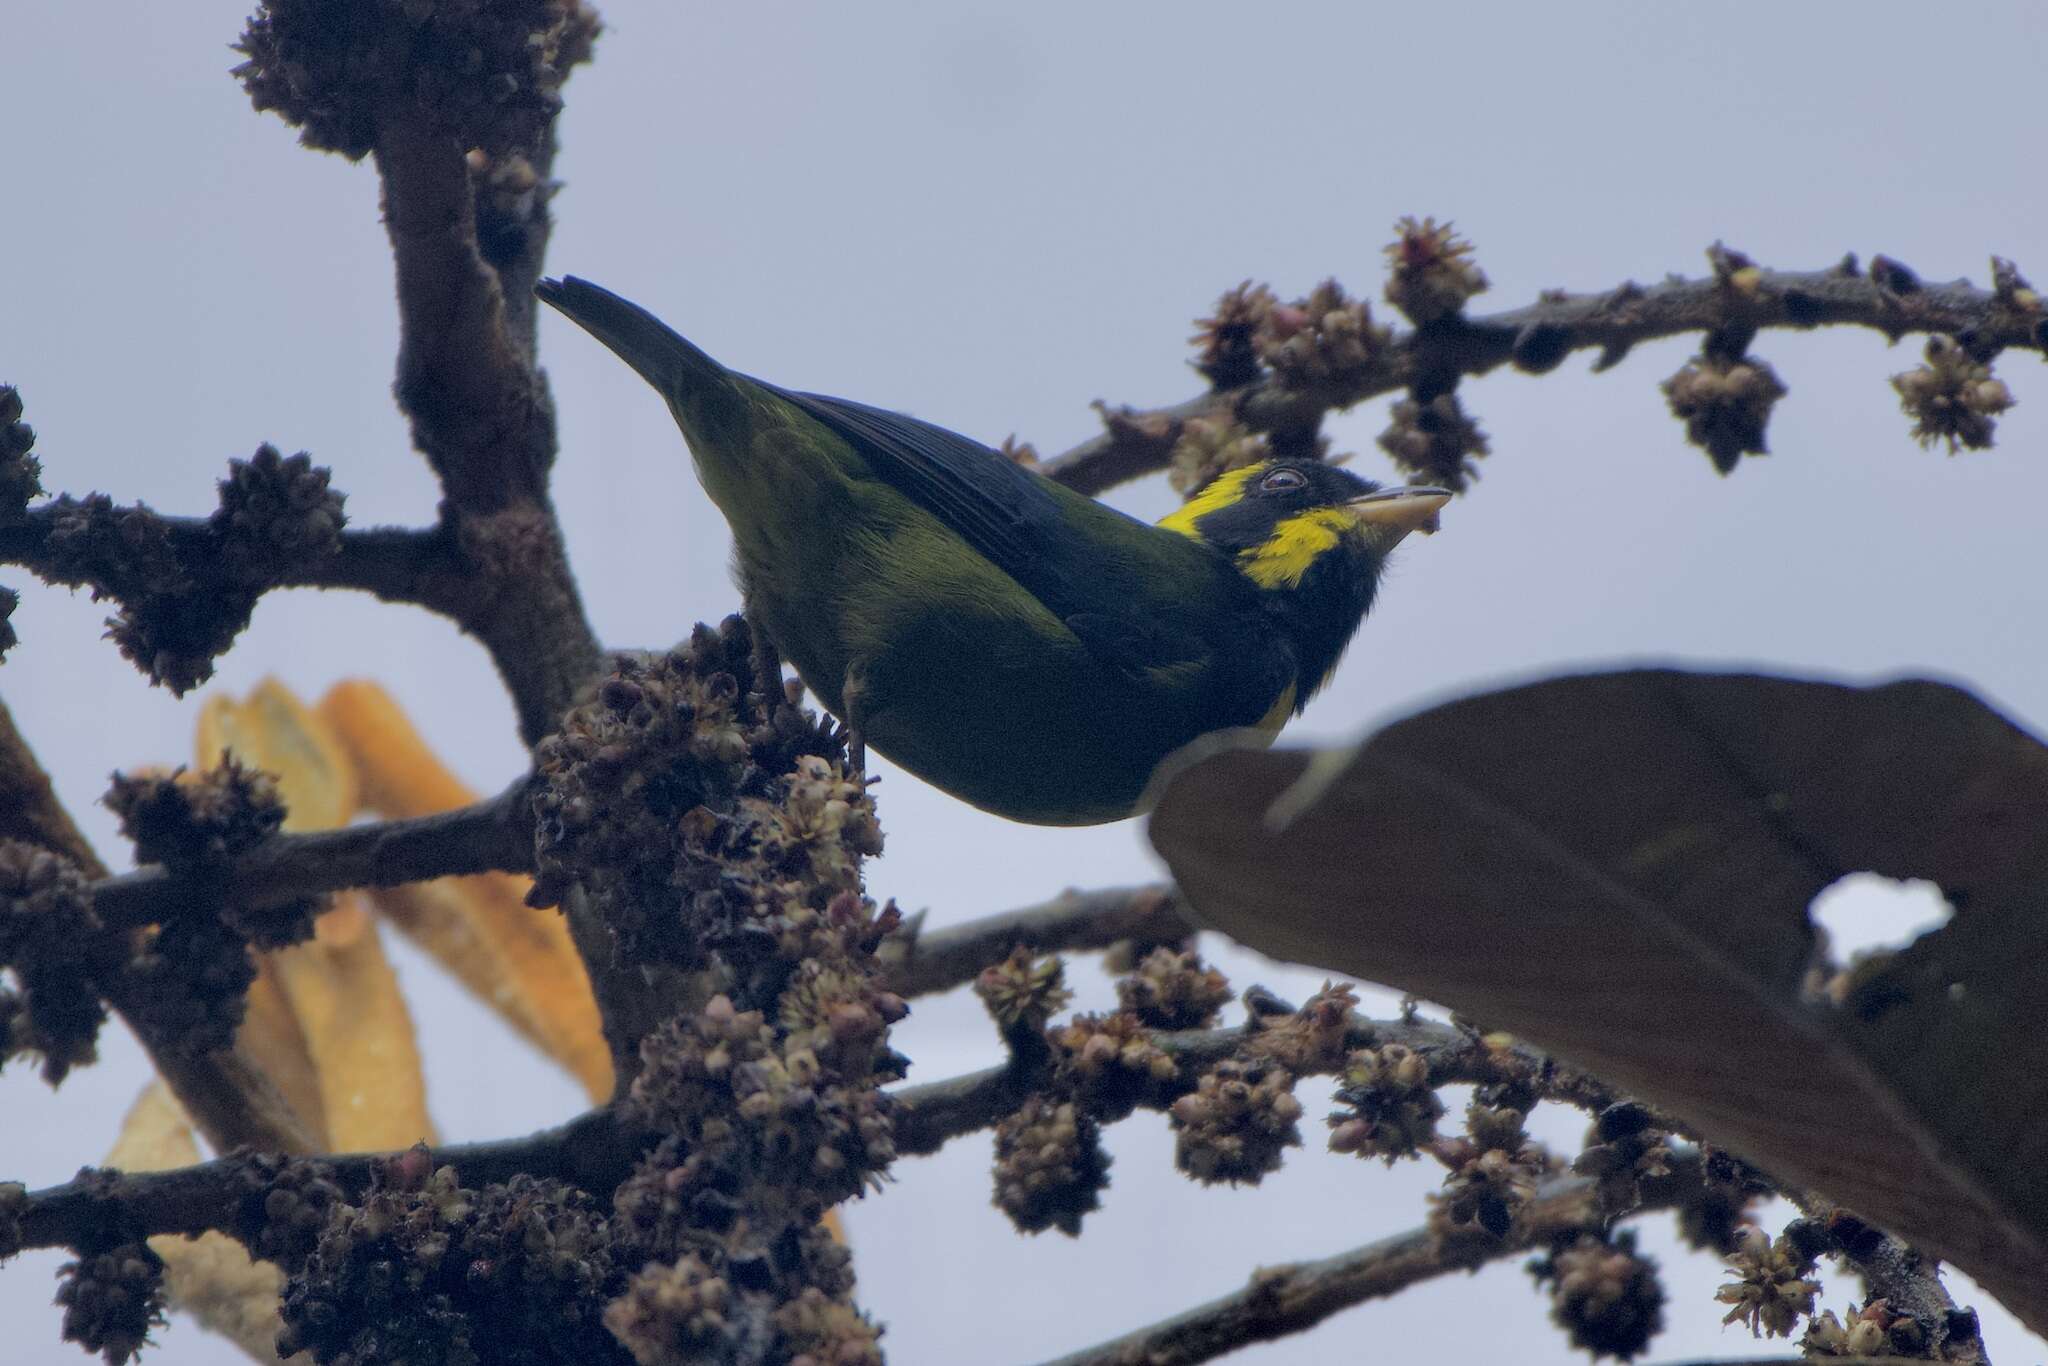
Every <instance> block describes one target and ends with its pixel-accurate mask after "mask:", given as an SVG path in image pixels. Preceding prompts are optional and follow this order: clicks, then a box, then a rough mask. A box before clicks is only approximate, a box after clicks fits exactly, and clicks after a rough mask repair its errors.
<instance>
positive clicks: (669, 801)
mask: <svg viewBox="0 0 2048 1366" xmlns="http://www.w3.org/2000/svg"><path fill="white" fill-rule="evenodd" d="M752 652H753V642H752V638H751V636H750V634H749V632H748V630H747V626H746V623H745V622H744V621H743V620H741V619H740V618H739V617H728V618H727V619H726V620H725V621H724V622H723V623H721V624H720V626H719V628H718V629H717V630H715V631H714V630H712V629H710V628H708V627H703V626H700V627H698V628H697V629H696V631H695V632H693V633H692V635H691V637H690V640H689V643H688V644H686V645H684V646H681V647H679V648H677V649H676V650H673V651H671V652H670V653H668V654H666V655H662V656H658V657H654V658H651V659H649V658H639V657H633V656H623V655H622V656H620V657H618V658H617V659H616V660H614V662H613V669H612V672H611V674H610V675H609V676H608V677H606V678H605V679H604V680H603V681H602V682H601V683H600V684H599V685H598V689H597V697H596V700H595V701H594V702H593V703H591V704H590V705H587V706H583V707H579V708H577V709H576V710H574V711H572V712H571V713H570V714H569V715H568V716H567V717H565V718H564V719H563V722H562V726H561V729H560V730H559V731H558V732H557V733H556V734H554V735H551V736H549V737H548V738H547V739H546V740H545V741H543V742H542V744H541V745H540V747H539V749H538V750H537V751H536V753H535V756H534V758H535V767H536V771H537V772H538V774H539V777H540V779H541V783H540V786H539V788H538V790H537V792H536V795H535V797H534V810H535V815H536V818H537V820H538V835H537V838H536V861H537V864H538V867H539V877H538V879H537V880H536V882H535V884H534V889H533V893H532V895H531V897H530V898H529V900H530V901H532V903H533V904H534V905H536V906H548V905H555V904H558V903H559V902H560V900H561V899H562V897H563V896H564V895H566V894H567V892H568V890H569V888H570V887H572V886H579V885H580V886H581V887H582V888H583V890H584V891H585V892H586V893H587V894H588V895H590V896H591V897H592V898H593V899H595V901H596V902H597V903H598V906H599V908H600V912H601V914H602V916H603V918H604V920H605V923H606V924H607V925H608V926H609V927H610V928H611V931H612V933H613V935H614V936H615V937H616V939H617V941H618V948H619V953H620V954H621V955H622V957H624V958H627V959H632V960H635V961H652V962H667V963H673V964H677V965H681V966H685V967H694V966H697V965H699V964H701V963H702V962H703V961H704V960H705V955H706V954H707V953H708V952H709V951H710V950H711V949H712V948H714V947H721V948H723V947H736V946H737V943H736V940H737V938H738V937H744V938H751V939H754V940H756V941H758V942H759V943H760V944H761V945H762V947H763V948H765V949H766V950H767V951H769V952H777V953H783V952H786V951H787V950H788V949H789V948H793V947H795V944H794V941H793V940H792V941H791V942H789V943H784V942H782V941H783V940H784V939H785V937H787V936H792V935H794V936H797V937H801V936H802V934H803V932H804V926H806V925H809V924H811V923H813V922H814V921H815V918H816V916H817V914H818V913H819V912H822V911H823V909H824V906H825V903H826V902H829V900H830V898H831V896H832V895H834V894H836V893H837V892H840V891H847V890H852V889H853V888H854V887H856V886H857V885H858V873H857V867H858V861H859V858H860V857H861V856H863V855H865V854H871V853H878V852H880V849H881V834H880V830H879V828H878V827H877V826H876V825H875V823H874V811H873V805H872V803H870V802H869V801H868V799H867V797H866V795H865V794H864V793H863V792H862V791H861V790H860V789H859V787H858V786H857V785H856V784H853V783H851V782H848V781H847V780H845V779H844V778H843V777H835V776H834V774H835V773H836V769H835V768H833V766H832V765H831V764H830V763H829V762H827V763H826V764H825V766H824V767H822V768H810V769H807V770H805V773H804V775H802V776H801V778H800V780H799V781H797V782H795V783H789V782H785V779H786V778H788V777H789V775H790V774H791V773H792V771H793V770H794V769H795V768H796V766H797V763H798V761H799V760H800V759H803V758H807V757H808V758H815V759H819V760H827V761H829V760H831V759H835V758H837V756H838V755H839V753H840V746H839V745H838V743H837V742H836V741H835V740H833V738H832V737H831V735H830V733H829V732H828V731H827V730H826V729H825V728H824V727H823V726H821V725H819V724H818V723H817V721H816V719H815V718H809V719H807V718H806V716H805V714H804V713H801V712H799V711H798V710H797V709H796V708H794V707H789V706H775V707H773V708H772V709H771V708H770V707H769V706H767V705H766V703H765V701H764V699H761V698H760V697H758V696H756V695H755V694H754V693H753V692H752V691H750V690H751V689H752V687H753V682H754V679H753V671H754V665H753V654H752ZM729 863H744V864H745V865H746V868H747V871H748V872H751V873H756V874H759V875H766V876H767V877H768V879H769V880H768V881H767V882H766V883H763V882H762V881H761V880H760V879H759V877H756V878H755V879H753V880H750V881H749V882H747V883H746V884H745V885H738V884H735V883H734V882H733V881H732V880H731V879H729V878H728V877H727V876H726V874H727V871H728V867H727V865H728V864H729ZM813 874H821V875H822V877H821V879H819V880H817V881H816V882H815V885H813V886H810V887H808V888H805V889H803V890H805V891H806V892H807V893H808V895H809V897H810V900H811V901H814V902H816V903H817V904H816V905H797V904H794V903H792V902H791V901H790V900H789V899H788V897H787V896H786V895H785V894H784V893H785V892H786V891H787V890H789V889H786V888H779V884H781V883H783V882H785V881H791V880H792V879H795V880H803V879H809V878H811V877H812V875H813ZM791 885H792V887H793V886H794V885H795V883H794V882H793V881H792V883H791ZM714 940H715V941H716V943H715V944H714V942H713V941H714ZM744 956H745V957H753V956H756V955H755V953H754V951H752V950H748V951H746V952H745V954H744ZM798 956H801V955H798Z"/></svg>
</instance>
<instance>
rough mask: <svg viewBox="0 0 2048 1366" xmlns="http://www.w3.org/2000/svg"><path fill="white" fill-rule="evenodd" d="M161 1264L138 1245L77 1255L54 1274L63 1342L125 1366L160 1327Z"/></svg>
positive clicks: (109, 1362)
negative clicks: (153, 1331)
mask: <svg viewBox="0 0 2048 1366" xmlns="http://www.w3.org/2000/svg"><path fill="white" fill-rule="evenodd" d="M163 1274H164V1264H163V1260H162V1259H161V1258H159V1257H158V1256H157V1255H156V1254H155V1253H154V1252H151V1251H150V1250H149V1248H148V1246H147V1245H146V1244H144V1243H140V1242H131V1243H123V1244H121V1245H120V1246H119V1247H114V1248H110V1249H108V1250H107V1251H105V1252H100V1253H95V1254H92V1255H82V1256H80V1257H79V1258H78V1259H77V1260H76V1261H71V1262H66V1263H65V1264H64V1266H63V1269H62V1270H61V1271H59V1272H58V1277H59V1280H58V1285H57V1304H58V1305H59V1306H60V1307H61V1308H62V1309H63V1310H64V1340H65V1341H66V1342H75V1343H77V1344H78V1345H79V1346H80V1347H83V1348H84V1349H85V1350H86V1351H88V1352H98V1353H99V1354H100V1355H101V1356H102V1357H103V1358H105V1359H106V1363H107V1366H125V1363H127V1362H129V1361H132V1360H134V1358H135V1355H136V1353H138V1352H140V1351H141V1350H142V1347H143V1345H144V1344H145V1343H147V1342H148V1341H149V1333H150V1330H151V1329H152V1328H160V1327H162V1326H163V1323H164V1298H163Z"/></svg>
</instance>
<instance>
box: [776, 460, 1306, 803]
mask: <svg viewBox="0 0 2048 1366" xmlns="http://www.w3.org/2000/svg"><path fill="white" fill-rule="evenodd" d="M871 489H872V486H871V485H867V486H863V485H859V484H856V485H854V486H853V488H851V489H848V488H846V487H842V488H841V489H840V490H838V491H837V493H838V496H839V497H841V498H842V499H843V498H845V497H846V496H847V494H848V493H853V494H854V496H855V497H856V498H859V497H862V496H863V495H866V494H868V493H869V492H870V490H871ZM838 511H839V513H840V515H839V516H838V517H837V518H834V519H821V520H820V521H817V522H809V523H807V524H806V530H807V540H806V542H805V543H804V544H803V545H802V546H798V545H796V544H788V545H785V544H780V543H778V541H777V539H776V533H777V532H780V531H783V530H786V528H785V527H783V526H781V525H777V526H775V527H773V528H762V529H761V530H760V531H757V532H756V533H755V534H753V535H746V534H741V535H739V536H738V537H736V542H737V549H738V556H737V564H736V567H737V569H738V570H739V573H740V578H741V581H742V586H743V587H744V588H745V590H746V594H747V600H748V605H749V609H750V610H751V611H753V612H754V613H755V614H756V615H757V616H758V617H759V619H761V620H762V621H763V622H764V623H765V624H766V625H767V627H768V629H769V631H770V633H771V634H772V635H773V637H774V639H775V642H776V645H777V647H778V648H779V649H780V650H781V652H782V654H783V657H784V658H786V659H788V660H789V661H790V663H791V664H792V665H794V666H795V668H796V671H797V674H798V676H799V677H801V678H802V679H803V681H804V685H805V686H806V687H807V688H809V689H810V691H811V692H812V694H813V695H815V696H816V697H817V698H818V699H819V700H820V701H821V702H822V703H823V704H824V706H825V707H826V709H827V710H829V711H831V712H832V713H833V714H834V715H836V716H838V717H840V718H841V719H842V720H845V721H847V722H848V723H849V724H851V725H852V726H854V727H856V728H857V729H858V730H859V731H860V733H861V736H862V739H863V740H864V741H865V742H866V743H867V745H868V746H869V747H870V748H871V749H873V750H874V751H875V752H877V753H879V754H881V755H883V756H885V757H886V758H888V759H889V760H890V762H892V763H894V764H897V765H898V766H900V767H902V768H904V769H906V770H907V771H909V772H911V773H913V774H915V775H917V776H918V777H920V778H922V779H924V780H925V781H926V782H929V783H931V784H932V785H933V786H934V787H937V788H940V789H941V790H943V791H945V792H948V793H950V794H952V795H953V796H956V797H958V798H960V799H961V800H963V801H966V802H968V803H970V804H972V805H974V806H977V807H980V808H982V809H983V810H985V811H990V812H993V813H995V814H997V815H1001V816H1005V817H1008V818H1010V819H1012V820H1018V821H1026V822H1029V823H1032V824H1039V825H1091V824H1096V823H1100V822H1103V821H1112V820H1120V819H1122V818H1124V817H1126V816H1129V815H1133V814H1135V813H1136V811H1137V809H1138V807H1139V804H1140V801H1141V799H1142V798H1143V797H1144V796H1145V792H1146V788H1147V786H1148V785H1149V783H1150V781H1151V778H1152V775H1153V772H1154V770H1155V769H1156V768H1157V767H1158V765H1159V762H1160V761H1161V760H1162V759H1164V758H1165V757H1166V756H1167V755H1169V754H1171V753H1172V752H1173V751H1174V750H1176V749H1178V748H1179V747H1181V746H1182V745H1184V744H1187V743H1188V742H1190V741H1192V740H1194V739H1196V738H1197V737H1199V736H1201V735H1202V734H1204V733H1206V732H1208V731H1210V730H1214V729H1217V728H1218V726H1219V723H1218V722H1217V721H1216V720H1215V715H1214V713H1215V709H1214V707H1213V705H1208V704H1205V703H1204V701H1203V700H1202V699H1198V698H1193V697H1190V696H1187V695H1186V694H1185V693H1183V692H1181V691H1179V690H1176V689H1169V688H1160V687H1147V686H1145V685H1143V684H1142V683H1140V682H1137V681H1134V680H1133V679H1132V678H1130V677H1129V676H1128V675H1126V674H1123V673H1120V672H1118V671H1116V670H1113V669H1110V668H1108V667H1106V666H1105V665H1104V664H1103V663H1102V662H1101V661H1100V660H1099V659H1097V658H1096V656H1094V655H1093V654H1091V653H1090V652H1089V651H1088V650H1087V648H1086V647H1085V646H1083V645H1082V643H1081V642H1080V641H1079V640H1078V639H1077V638H1076V637H1075V635H1074V633H1073V632H1072V631H1070V630H1069V629H1068V628H1067V627H1066V626H1065V625H1064V624H1063V623H1062V622H1061V621H1060V620H1059V619H1058V618H1056V617H1054V616H1053V615H1052V614H1051V613H1050V612H1048V611H1047V610H1046V609H1045V608H1044V606H1043V605H1042V604H1040V603H1039V602H1038V601H1037V599H1035V598H1033V597H1031V596H1030V595H1029V594H1028V593H1026V592H1025V591H1024V590H1023V589H1022V588H1021V587H1020V586H1019V585H1018V584H1017V583H1016V582H1015V581H1014V580H1012V579H1010V578H1009V577H1008V576H1007V575H1005V574H1002V573H1001V572H1000V571H998V570H997V569H996V568H995V567H994V566H993V565H991V564H989V563H988V562H987V561H986V560H984V559H982V558H981V557H980V556H978V555H975V554H974V553H973V552H971V551H969V550H968V549H967V548H966V546H965V545H964V544H963V543H962V542H961V541H960V540H959V538H958V537H956V536H954V535H953V534H952V533H951V532H950V531H947V530H946V529H945V528H943V527H942V526H940V525H939V524H938V523H937V522H936V521H934V520H932V519H931V518H930V517H929V516H928V515H927V514H924V513H922V512H921V511H917V512H912V513H910V514H909V515H907V516H905V515H892V514H897V513H898V511H899V510H898V509H896V508H893V507H890V506H888V505H887V504H886V502H884V504H883V505H882V506H868V507H864V508H860V509H858V510H857V512H850V511H849V510H848V509H847V508H844V507H842V508H840V509H839V510H838ZM735 529H736V531H737V530H738V528H737V527H736V528H735ZM799 552H801V553H799ZM1290 704H1291V697H1290V698H1285V699H1282V701H1281V703H1280V704H1279V705H1278V706H1277V707H1276V708H1275V709H1274V710H1273V712H1272V713H1271V715H1270V716H1269V717H1267V718H1265V719H1264V720H1262V721H1261V722H1260V723H1259V724H1258V726H1257V729H1258V730H1259V731H1260V732H1262V733H1263V734H1264V735H1265V738H1267V739H1270V738H1271V734H1272V732H1273V731H1274V730H1277V729H1278V725H1279V723H1280V722H1281V721H1284V720H1285V719H1286V716H1287V713H1288V710H1289V705H1290ZM1261 710H1263V709H1261ZM1252 715H1254V716H1256V715H1258V712H1257V711H1254V712H1253V713H1252ZM1223 724H1227V723H1223Z"/></svg>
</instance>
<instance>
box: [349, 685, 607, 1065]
mask: <svg viewBox="0 0 2048 1366" xmlns="http://www.w3.org/2000/svg"><path fill="white" fill-rule="evenodd" d="M320 715H321V717H322V718H323V719H324V720H325V721H326V722H328V723H329V725H330V726H331V727H332V731H333V733H334V734H335V735H337V736H338V737H339V739H340V741H341V743H342V744H344V745H345V746H346V747H347V750H348V752H349V754H350V755H351V756H352V758H353V760H354V764H355V770H356V781H357V783H358V784H359V790H360V792H361V794H362V801H363V804H364V805H365V806H367V807H369V808H370V809H371V810H374V811H375V812H377V814H379V815H381V816H385V817H390V818H404V817H411V816H424V815H430V814H432V813H434V812H437V811H446V810H450V809H452V808H454V807H458V806H465V805H467V804H469V803H470V802H473V801H475V800H476V793H475V792H474V791H472V790H471V789H470V788H469V787H468V786H466V785H465V784H464V783H463V782H462V780H461V779H459V778H457V777H456V776H455V775H454V774H453V773H451V772H450V771H449V770H448V769H447V767H446V766H444V765H443V764H442V763H441V761H440V760H439V759H438V758H436V757H435V755H434V753H433V751H432V750H431V749H430V748H428V746H427V744H426V741H425V740H424V739H422V738H421V736H420V734H419V732H418V731H417V730H415V729H414V728H413V725H412V723H411V721H409V720H408V719H407V718H406V715H405V713H404V712H403V711H402V710H401V709H400V708H399V706H398V704H397V702H395V701H394V700H393V699H392V697H391V695H390V694H389V693H387V692H385V691H384V689H382V688H380V687H378V686H377V685H376V684H375V683H371V682H368V681H364V680H349V681H346V682H342V683H337V684H336V685H335V686H334V687H333V688H332V689H330V690H329V691H328V694H327V696H326V697H325V698H324V699H322V701H321V703H320ZM531 885H532V882H531V880H530V879H528V878H523V877H514V876H511V875H509V874H501V873H491V874H483V875H480V876H476V877H460V878H442V879H440V880H438V881H435V882H426V883H412V884H409V885H407V886H402V887H386V888H377V889H375V890H373V891H371V892H370V893H369V894H368V895H369V896H370V898H371V900H372V901H373V902H374V903H375V904H376V906H377V908H378V909H379V910H381V911H382V912H383V913H384V914H385V915H387V916H389V917H390V919H391V920H392V922H393V923H394V924H396V925H397V926H398V927H399V929H400V930H402V931H403V932H404V933H405V934H406V935H407V937H409V938H411V939H412V940H413V941H414V942H416V943H417V944H419V945H420V946H421V947H422V948H424V949H425V950H426V951H427V952H428V953H430V954H432V955H433V957H434V958H435V959H436V960H437V961H438V962H440V964H441V965H442V966H443V967H445V968H446V969H447V970H448V971H449V972H450V973H452V974H453V975H454V976H455V977H456V979H457V980H459V981H460V982H462V984H463V985H464V986H466V987H468V988H469V989H470V990H471V991H472V992H474V993H475V994H476V995H477V996H478V997H479V998H480V999H481V1000H483V1001H484V1002H485V1003H486V1004H487V1005H489V1006H490V1007H491V1008H492V1009H493V1010H495V1011H497V1012H498V1014H499V1015H500V1016H501V1017H502V1018H504V1019H505V1021H506V1022H507V1023H509V1024H510V1025H512V1027H513V1028H515V1029H517V1030H518V1031H519V1032H520V1033H521V1034H523V1035H524V1036H525V1037H526V1038H527V1039H529V1040H531V1041H532V1042H533V1043H534V1044H535V1046H537V1047H538V1048H540V1049H541V1050H542V1051H543V1052H545V1053H546V1054H547V1055H548V1056H549V1057H551V1058H553V1059H555V1060H556V1061H557V1062H559V1063H561V1064H562V1066H564V1067H566V1068H567V1069H569V1071H570V1072H571V1073H573V1074H574V1075H575V1077H576V1079H577V1080H578V1081H580V1082H581V1083H582V1084H583V1087H584V1090H585V1091H586V1092H588V1093H589V1095H590V1098H591V1099H592V1100H593V1101H602V1100H605V1099H607V1098H609V1097H610V1095H611V1091H612V1065H611V1054H610V1052H609V1051H608V1049H607V1048H606V1046H605V1042H604V1036H603V1031H602V1027H601V1024H600V1021H599V1018H598V1013H597V1002H596V1000H595V999H594V998H593V997H592V996H591V992H590V979H589V977H588V975H587V974H586V973H585V972H584V969H583V960H582V959H581V958H580V957H579V956H578V955H577V953H576V947H575V945H574V944H573V943H572V942H571V940H570V938H569V931H568V926H567V924H566V923H565V922H564V921H563V919H562V917H561V916H560V915H558V914H556V913H555V912H552V911H536V910H534V909H533V908H532V907H530V906H528V905H527V904H526V902H525V897H526V892H527V889H528V888H529V887H530V886H531Z"/></svg>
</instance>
